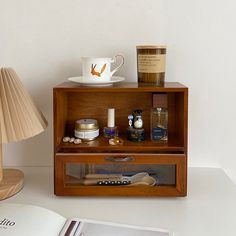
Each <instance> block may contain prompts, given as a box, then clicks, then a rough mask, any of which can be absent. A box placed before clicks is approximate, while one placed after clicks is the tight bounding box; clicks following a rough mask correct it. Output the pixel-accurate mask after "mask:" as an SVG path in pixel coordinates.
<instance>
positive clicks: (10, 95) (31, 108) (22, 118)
mask: <svg viewBox="0 0 236 236" xmlns="http://www.w3.org/2000/svg"><path fill="white" fill-rule="evenodd" d="M46 127H47V121H46V119H45V118H44V116H43V114H42V113H41V112H40V111H39V110H38V108H37V107H36V106H35V104H34V102H33V100H32V98H31V96H30V95H29V93H28V92H27V91H26V90H25V88H24V87H23V84H22V83H21V81H20V79H19V77H18V76H17V74H16V72H15V71H14V70H13V69H11V68H2V69H1V73H0V136H1V137H0V142H1V143H8V142H12V141H20V140H23V139H27V138H29V137H32V136H34V135H36V134H39V133H41V132H42V131H43V130H44V129H45V128H46Z"/></svg>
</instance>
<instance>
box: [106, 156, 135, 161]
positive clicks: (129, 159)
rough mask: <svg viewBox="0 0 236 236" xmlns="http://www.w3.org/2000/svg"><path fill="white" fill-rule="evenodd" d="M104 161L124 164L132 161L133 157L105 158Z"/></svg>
mask: <svg viewBox="0 0 236 236" xmlns="http://www.w3.org/2000/svg"><path fill="white" fill-rule="evenodd" d="M105 160H106V161H113V162H126V161H133V160H134V157H132V156H126V157H105Z"/></svg>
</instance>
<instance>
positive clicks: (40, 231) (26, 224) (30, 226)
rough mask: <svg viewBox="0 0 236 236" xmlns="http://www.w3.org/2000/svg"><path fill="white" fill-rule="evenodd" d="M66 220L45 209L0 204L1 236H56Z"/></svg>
mask: <svg viewBox="0 0 236 236" xmlns="http://www.w3.org/2000/svg"><path fill="white" fill-rule="evenodd" d="M65 222H66V219H65V218H64V217H62V216H60V215H59V214H57V213H55V212H53V211H50V210H47V209H45V208H41V207H36V206H30V205H21V204H0V235H1V236H13V235H17V236H58V235H59V233H60V231H61V228H62V227H63V225H64V224H65Z"/></svg>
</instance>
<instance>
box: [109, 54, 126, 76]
mask: <svg viewBox="0 0 236 236" xmlns="http://www.w3.org/2000/svg"><path fill="white" fill-rule="evenodd" d="M117 57H121V59H122V61H121V63H120V65H119V66H117V67H116V68H115V69H114V70H113V71H111V76H113V75H114V74H115V73H116V71H118V70H119V69H120V68H121V67H122V66H123V65H124V62H125V58H124V56H123V55H121V54H117V55H115V56H114V58H113V60H112V63H113V62H116V58H117Z"/></svg>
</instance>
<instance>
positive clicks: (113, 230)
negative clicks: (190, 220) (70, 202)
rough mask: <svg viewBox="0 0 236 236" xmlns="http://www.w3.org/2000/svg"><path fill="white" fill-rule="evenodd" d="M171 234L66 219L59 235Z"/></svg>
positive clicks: (146, 228) (163, 235)
mask: <svg viewBox="0 0 236 236" xmlns="http://www.w3.org/2000/svg"><path fill="white" fill-rule="evenodd" d="M144 235H145V236H171V235H173V234H172V233H170V232H169V231H167V230H164V229H160V228H151V227H141V226H132V225H125V224H116V223H111V222H99V221H93V220H78V219H71V220H68V221H67V223H66V225H65V227H64V228H63V230H62V232H61V234H60V235H59V236H144Z"/></svg>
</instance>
